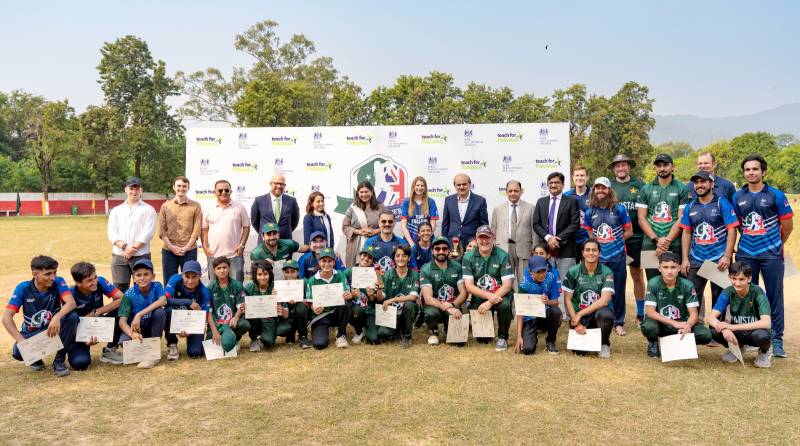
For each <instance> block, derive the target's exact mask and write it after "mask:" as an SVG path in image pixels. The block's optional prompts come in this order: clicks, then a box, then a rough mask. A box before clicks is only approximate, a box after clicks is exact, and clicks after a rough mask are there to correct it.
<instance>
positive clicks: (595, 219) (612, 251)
mask: <svg viewBox="0 0 800 446" xmlns="http://www.w3.org/2000/svg"><path fill="white" fill-rule="evenodd" d="M630 227H632V223H631V219H630V217H628V211H627V210H625V207H624V206H623V205H621V204H619V203H617V204H615V205H614V207H612V208H611V209H609V208H589V209H588V210H587V211H586V221H585V223H584V225H583V228H584V229H585V230H587V231H592V235H594V238H595V240H597V243H599V244H600V261H601V262H616V261H619V260H624V259H625V228H630Z"/></svg>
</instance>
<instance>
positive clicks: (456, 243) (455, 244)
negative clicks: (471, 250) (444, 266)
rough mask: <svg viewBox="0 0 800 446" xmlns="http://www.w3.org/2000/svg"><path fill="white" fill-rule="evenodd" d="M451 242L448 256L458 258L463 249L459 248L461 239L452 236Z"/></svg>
mask: <svg viewBox="0 0 800 446" xmlns="http://www.w3.org/2000/svg"><path fill="white" fill-rule="evenodd" d="M452 244H453V248H452V249H451V250H450V258H451V259H458V258H460V257H461V255H462V254H464V251H463V249H462V248H461V240H460V239H459V238H458V237H453V239H452Z"/></svg>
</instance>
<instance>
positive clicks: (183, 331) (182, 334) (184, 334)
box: [178, 330, 189, 338]
mask: <svg viewBox="0 0 800 446" xmlns="http://www.w3.org/2000/svg"><path fill="white" fill-rule="evenodd" d="M178 336H179V337H182V338H185V337H186V336H189V333H186V331H185V330H181V332H180V333H178Z"/></svg>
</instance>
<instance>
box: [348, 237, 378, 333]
mask: <svg viewBox="0 0 800 446" xmlns="http://www.w3.org/2000/svg"><path fill="white" fill-rule="evenodd" d="M376 251H377V249H376V248H375V247H374V246H364V247H363V248H361V252H360V253H359V257H358V265H357V266H358V267H360V268H374V267H375V266H374V265H375V252H376ZM344 275H345V277H346V278H347V282H348V283H350V284H352V283H353V280H352V279H353V268H347V269H346V270H345V272H344ZM377 286H378V283H377V281H376V283H375V286H374V287H367V288H353V289H352V291H351V292H352V293H353V300H352V302H353V303H352V307H353V314H352V315H351V316H350V325H352V326H353V329H354V330H355V332H356V334H355V336H353V339H352V340H351V341H350V342H352V343H353V344H360V343H361V341H362V340H363V339H364V325H365V324H366V319H367V313H366V310H367V301H368V299H369V298H368V296H370V295H371V296H372V297H373V298H374V296H375V290H376V289H377Z"/></svg>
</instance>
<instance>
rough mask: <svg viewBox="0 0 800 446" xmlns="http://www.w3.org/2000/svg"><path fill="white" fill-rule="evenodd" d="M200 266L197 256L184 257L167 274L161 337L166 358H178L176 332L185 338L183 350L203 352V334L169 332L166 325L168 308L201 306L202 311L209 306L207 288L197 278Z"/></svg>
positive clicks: (195, 354) (194, 354) (192, 354)
mask: <svg viewBox="0 0 800 446" xmlns="http://www.w3.org/2000/svg"><path fill="white" fill-rule="evenodd" d="M201 274H202V272H201V267H200V262H198V261H197V260H188V261H186V262H185V263H184V264H183V268H182V271H181V272H180V273H177V274H174V275H173V276H172V277H170V278H169V281H168V282H167V287H166V289H164V295H165V296H166V297H167V306H166V307H165V308H164V310H165V311H166V314H167V323H166V325H165V327H164V337H165V338H166V339H167V359H168V360H170V361H174V360H177V359H178V358H179V356H180V355H179V353H178V336H180V337H182V338H186V354H187V355H189V357H190V358H199V357H201V356H203V335H202V334H190V335H187V334H186V333H182V334H177V335H176V334H175V333H170V330H169V325H170V323H171V321H172V310H173V309H174V310H202V311H205V312H206V313H207V312H208V309H209V308H210V307H211V291H209V289H208V288H207V287H206V286H205V285H203V283H202V282H200V275H201Z"/></svg>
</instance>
